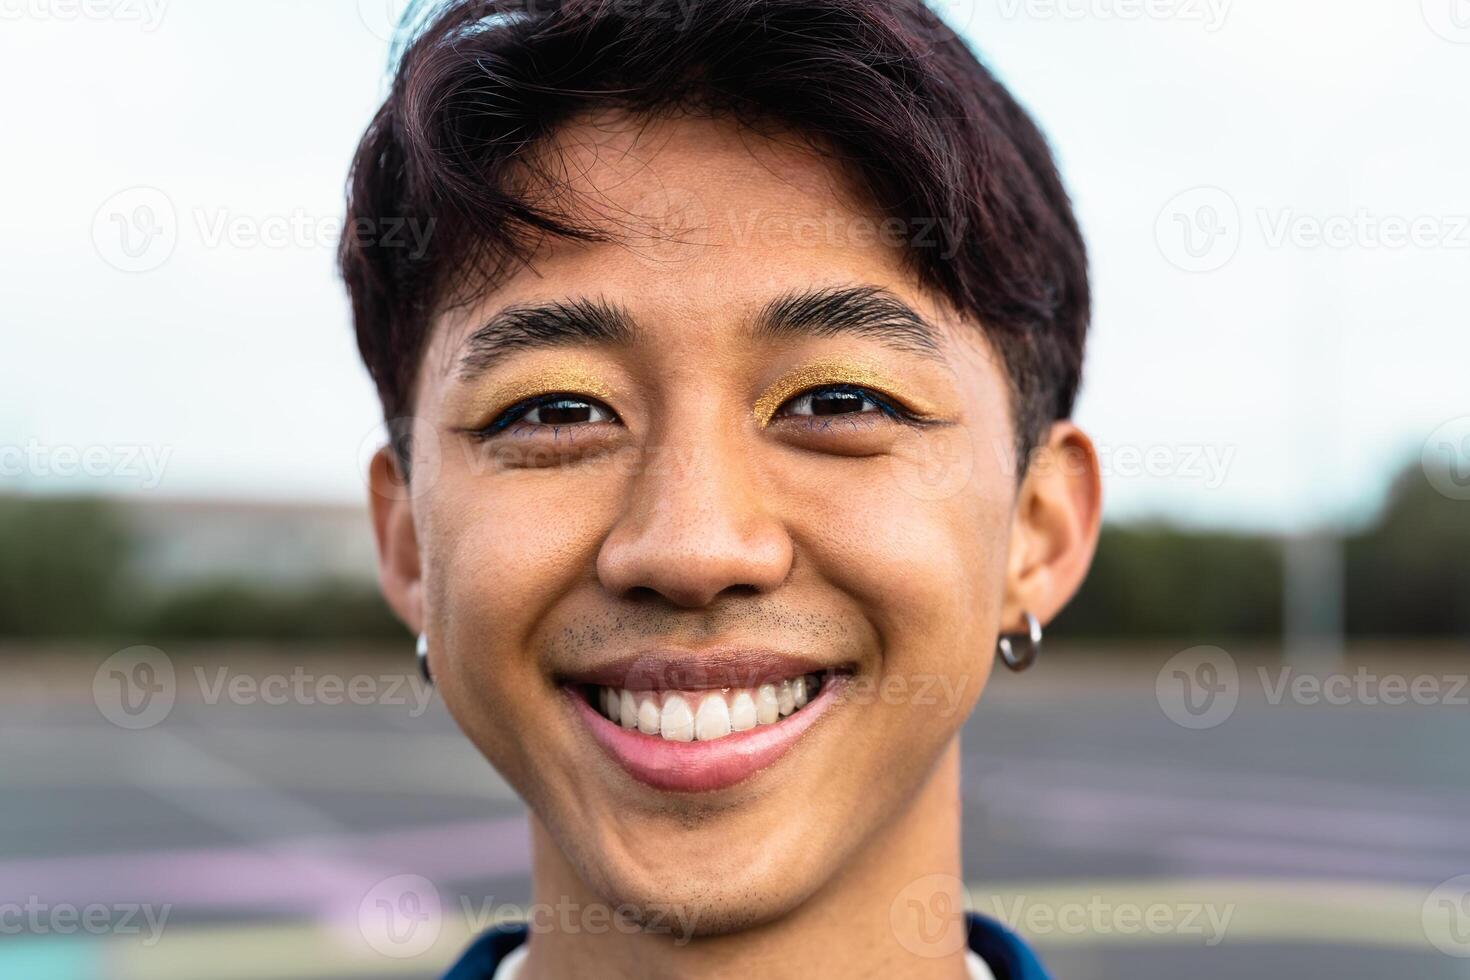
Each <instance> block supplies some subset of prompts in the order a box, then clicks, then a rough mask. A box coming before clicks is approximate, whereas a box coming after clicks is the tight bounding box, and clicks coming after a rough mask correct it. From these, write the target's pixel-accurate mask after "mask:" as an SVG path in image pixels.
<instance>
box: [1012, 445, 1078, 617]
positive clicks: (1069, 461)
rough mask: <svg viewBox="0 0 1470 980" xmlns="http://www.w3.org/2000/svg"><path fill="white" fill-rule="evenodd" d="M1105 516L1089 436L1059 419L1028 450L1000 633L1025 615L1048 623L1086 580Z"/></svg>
mask: <svg viewBox="0 0 1470 980" xmlns="http://www.w3.org/2000/svg"><path fill="white" fill-rule="evenodd" d="M1101 521H1102V478H1101V473H1100V467H1099V465H1098V459H1097V451H1096V450H1095V449H1094V448H1093V445H1092V440H1091V439H1089V438H1088V437H1087V435H1086V433H1084V432H1083V431H1082V430H1081V429H1079V428H1077V427H1076V426H1075V425H1073V424H1072V423H1071V422H1066V421H1063V422H1057V423H1054V424H1053V425H1052V427H1051V431H1050V432H1049V433H1048V436H1047V439H1046V442H1045V443H1044V444H1043V445H1042V446H1041V447H1039V449H1038V451H1037V452H1036V453H1035V454H1034V455H1033V457H1032V460H1031V465H1030V467H1029V468H1028V470H1027V473H1026V478H1025V480H1024V481H1023V482H1022V485H1021V489H1020V492H1019V494H1018V495H1017V499H1016V512H1015V519H1014V521H1013V523H1012V526H1011V550H1010V562H1009V564H1008V567H1007V570H1006V596H1005V602H1004V605H1003V607H1002V623H1001V629H1002V630H1003V631H1012V630H1018V629H1019V628H1020V623H1021V620H1022V614H1023V612H1031V613H1033V614H1034V615H1035V616H1036V617H1037V618H1038V619H1039V620H1040V621H1041V622H1042V623H1043V624H1045V623H1049V622H1050V621H1051V620H1052V618H1053V617H1055V616H1056V614H1057V613H1058V612H1060V611H1061V610H1062V607H1063V606H1065V605H1066V604H1067V602H1068V601H1069V600H1071V598H1072V596H1073V595H1074V594H1075V593H1076V592H1077V589H1078V588H1080V587H1081V585H1082V581H1083V579H1085V578H1086V577H1087V570H1088V567H1089V566H1090V565H1091V564H1092V555H1093V552H1094V551H1095V550H1096V548H1097V536H1098V532H1099V529H1100V526H1101Z"/></svg>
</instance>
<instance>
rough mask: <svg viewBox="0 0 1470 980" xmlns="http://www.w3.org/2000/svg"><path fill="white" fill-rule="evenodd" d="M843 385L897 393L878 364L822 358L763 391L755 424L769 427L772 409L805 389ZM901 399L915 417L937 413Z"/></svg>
mask: <svg viewBox="0 0 1470 980" xmlns="http://www.w3.org/2000/svg"><path fill="white" fill-rule="evenodd" d="M844 384H845V385H854V386H857V387H861V388H872V389H873V390H874V391H876V392H877V393H879V394H886V395H891V397H894V398H899V396H898V394H897V393H896V392H893V391H892V389H893V387H894V385H893V384H892V383H891V382H889V381H888V375H887V373H886V372H885V371H884V370H883V368H882V366H881V365H880V364H879V362H878V361H875V360H872V359H871V358H861V357H833V358H826V359H824V360H820V361H813V362H812V363H809V364H805V365H803V366H802V367H801V368H799V369H797V370H796V371H793V372H792V373H791V374H788V375H786V376H785V377H783V378H782V379H781V380H780V381H778V382H776V383H775V384H774V385H772V386H771V387H770V388H769V389H767V391H766V392H765V394H763V395H761V396H760V398H759V399H757V400H756V403H755V411H754V414H755V422H756V425H759V426H760V427H761V428H765V427H766V426H767V425H768V424H770V421H771V418H772V416H774V415H775V414H776V410H777V409H779V408H780V407H781V406H782V405H783V404H785V403H786V400H787V399H788V398H791V397H792V396H793V395H798V394H801V393H802V392H804V391H806V390H807V389H808V388H815V387H818V386H821V385H844ZM901 400H902V401H903V402H905V403H906V405H907V407H908V408H909V409H911V410H912V411H913V412H914V413H915V414H918V415H937V414H938V412H937V411H936V410H935V408H934V407H933V406H932V405H930V404H929V403H928V402H925V401H923V400H922V399H918V398H915V397H912V396H909V395H905V396H903V397H902V398H901Z"/></svg>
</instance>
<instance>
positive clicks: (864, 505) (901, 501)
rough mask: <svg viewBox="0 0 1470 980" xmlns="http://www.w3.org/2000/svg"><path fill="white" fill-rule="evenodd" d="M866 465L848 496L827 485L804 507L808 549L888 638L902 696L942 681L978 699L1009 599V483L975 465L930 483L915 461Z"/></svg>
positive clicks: (846, 488)
mask: <svg viewBox="0 0 1470 980" xmlns="http://www.w3.org/2000/svg"><path fill="white" fill-rule="evenodd" d="M925 438H927V435H926V436H925ZM862 465H863V466H864V467H869V468H870V469H871V472H868V473H867V474H866V476H865V478H861V479H854V480H851V481H849V482H846V483H844V485H843V490H842V492H841V493H840V494H834V493H831V492H830V487H831V484H830V483H827V484H826V486H827V487H828V488H829V490H828V492H827V493H824V494H820V495H819V494H812V495H811V496H810V497H809V499H807V500H805V501H804V502H803V506H802V507H801V512H804V513H807V514H809V515H811V518H810V519H809V520H808V521H807V522H806V524H805V531H804V533H803V535H802V537H803V538H804V539H805V540H804V541H799V542H798V543H797V546H798V547H799V548H802V547H804V548H806V549H808V551H809V553H810V554H812V555H813V556H814V563H815V564H816V565H817V566H818V567H819V569H820V574H821V576H822V577H823V578H824V579H826V580H828V581H829V582H830V583H831V584H832V585H833V586H834V587H835V588H836V590H837V591H838V593H839V594H842V595H844V596H846V597H848V598H849V599H850V600H851V601H852V602H853V603H854V609H853V612H854V613H855V614H856V615H858V616H860V617H861V618H862V619H864V620H866V621H867V622H869V623H870V624H871V625H872V627H873V629H874V630H875V631H876V632H877V634H878V635H877V640H878V642H879V644H880V645H881V648H882V650H883V653H884V662H883V664H882V673H883V677H884V678H894V680H892V681H890V683H891V684H893V685H895V687H893V688H892V689H894V690H896V689H897V686H901V685H904V684H914V683H919V682H923V681H924V680H925V678H931V679H932V678H934V677H936V676H943V677H947V678H949V680H950V682H951V683H952V684H956V685H958V684H961V683H962V684H963V685H964V687H963V688H959V689H961V690H964V691H965V692H967V694H975V695H977V696H978V691H979V688H980V686H981V685H982V684H983V683H984V680H985V678H986V677H987V676H988V674H989V667H990V662H991V652H992V648H993V644H994V640H995V630H996V628H997V626H998V624H999V620H1000V609H1001V601H1002V598H1003V595H1004V584H1005V569H1006V560H1007V548H1008V544H1009V528H1010V506H1011V484H1010V482H1009V478H1008V477H1006V476H1005V474H1003V473H1001V472H999V471H998V470H996V471H991V470H989V469H986V468H984V467H975V468H972V469H971V470H970V471H969V472H968V474H967V475H965V476H964V477H963V478H961V479H955V480H948V481H947V482H944V483H941V484H934V483H933V482H932V481H931V482H930V483H927V484H926V483H924V482H922V480H921V479H920V477H919V475H918V473H917V471H916V470H915V469H914V467H916V466H917V467H922V466H923V465H925V464H924V463H923V461H922V459H919V458H918V457H916V456H915V455H913V454H910V455H905V456H887V457H875V458H873V459H871V460H864V461H863V463H862Z"/></svg>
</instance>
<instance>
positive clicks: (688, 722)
mask: <svg viewBox="0 0 1470 980" xmlns="http://www.w3.org/2000/svg"><path fill="white" fill-rule="evenodd" d="M820 687H821V683H820V681H814V679H813V678H812V677H810V676H802V677H796V678H790V679H788V680H784V681H781V682H779V683H775V684H762V685H761V686H760V687H758V688H755V689H754V690H752V689H750V688H737V689H735V690H734V691H731V690H730V689H729V688H726V689H724V690H723V691H695V692H677V691H668V692H663V693H660V692H657V691H640V692H638V693H637V694H635V693H633V692H632V691H627V690H623V689H620V688H615V687H599V688H598V689H597V691H596V695H595V697H593V701H594V703H595V704H597V705H598V707H600V708H601V710H602V713H603V714H604V715H606V716H607V717H608V718H609V719H610V720H611V721H612V723H613V724H615V725H621V726H622V727H623V728H627V729H634V728H636V729H638V731H640V732H642V733H643V734H644V735H658V736H660V737H662V738H665V739H668V740H670V741H674V742H692V741H694V740H695V739H699V740H700V741H702V742H707V741H712V740H714V739H717V738H724V737H725V736H726V735H729V734H731V733H732V732H746V731H750V730H751V729H752V728H756V727H758V726H760V725H771V724H775V723H776V722H778V721H780V720H781V719H782V718H783V717H785V716H787V715H789V714H791V713H792V712H793V711H796V710H797V709H799V708H802V707H804V706H805V705H806V704H808V703H809V702H810V701H811V699H812V698H814V697H816V695H817V691H818V690H819V689H820ZM691 706H697V707H691Z"/></svg>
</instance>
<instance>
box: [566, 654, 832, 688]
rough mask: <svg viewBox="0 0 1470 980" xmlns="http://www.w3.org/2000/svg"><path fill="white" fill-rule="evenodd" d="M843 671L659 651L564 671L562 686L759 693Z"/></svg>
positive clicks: (800, 659) (781, 659)
mask: <svg viewBox="0 0 1470 980" xmlns="http://www.w3.org/2000/svg"><path fill="white" fill-rule="evenodd" d="M843 669H846V668H845V666H844V665H839V664H834V663H831V662H830V661H822V660H818V659H815V658H813V657H809V656H804V655H801V654H792V653H782V652H780V651H777V650H771V649H766V648H763V647H735V646H727V647H714V648H707V649H702V650H680V649H671V648H659V649H651V650H642V651H639V652H636V653H632V654H628V655H625V656H622V657H618V658H616V659H613V660H608V661H605V662H603V663H601V664H598V665H595V666H590V667H586V668H579V669H576V670H566V671H562V672H561V673H560V675H559V677H560V679H561V680H562V681H563V682H565V683H573V684H595V685H599V686H603V687H619V688H624V689H625V690H630V691H672V690H679V691H704V690H712V689H714V688H721V687H759V686H760V685H762V684H768V683H774V682H776V681H780V680H784V679H786V678H791V677H798V676H800V675H802V674H824V673H827V672H829V671H837V670H843Z"/></svg>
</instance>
